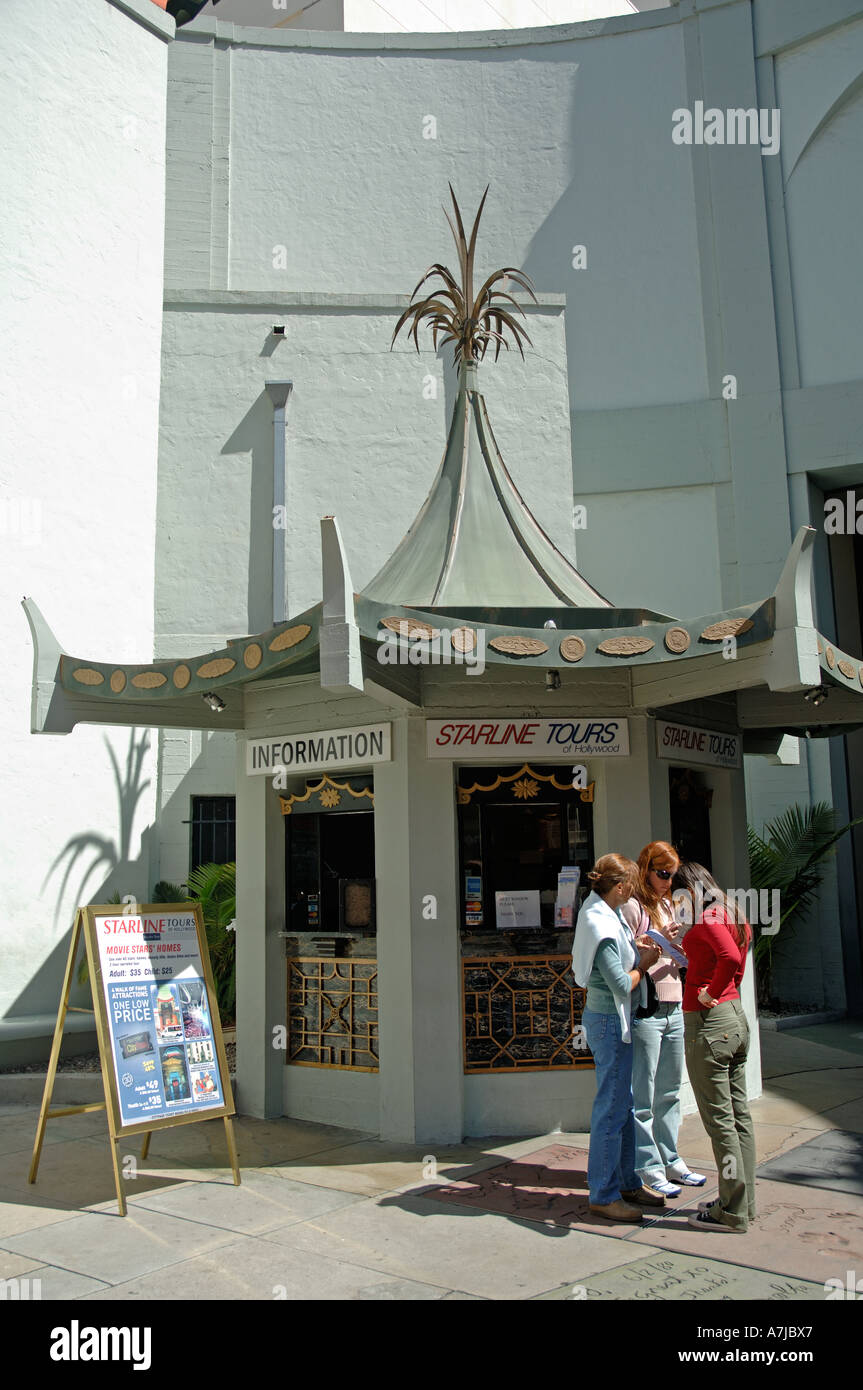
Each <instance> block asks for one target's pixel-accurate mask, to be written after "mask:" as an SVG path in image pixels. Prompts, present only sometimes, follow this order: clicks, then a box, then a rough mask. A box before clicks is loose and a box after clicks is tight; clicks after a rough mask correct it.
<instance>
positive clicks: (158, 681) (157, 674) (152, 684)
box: [132, 671, 168, 690]
mask: <svg viewBox="0 0 863 1390" xmlns="http://www.w3.org/2000/svg"><path fill="white" fill-rule="evenodd" d="M167 683H168V677H167V676H164V675H162V672H161V671H139V673H138V675H137V676H133V677H132V684H133V685H134V686H135V687H136V688H137V689H138V690H158V689H159V686H160V685H167Z"/></svg>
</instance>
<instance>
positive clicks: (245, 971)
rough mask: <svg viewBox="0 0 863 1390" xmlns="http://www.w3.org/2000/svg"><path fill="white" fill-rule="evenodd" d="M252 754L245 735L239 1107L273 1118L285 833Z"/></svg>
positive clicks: (280, 1068) (278, 1096)
mask: <svg viewBox="0 0 863 1390" xmlns="http://www.w3.org/2000/svg"><path fill="white" fill-rule="evenodd" d="M245 758H246V746H245V739H243V738H238V739H237V927H236V932H237V1083H236V1090H237V1108H238V1109H239V1110H240V1111H241V1112H242V1113H243V1114H246V1115H255V1116H257V1117H258V1118H259V1119H272V1118H273V1117H274V1116H277V1115H281V1114H283V1113H284V1099H283V1095H284V1068H285V1053H284V1049H283V1048H280V1047H276V1046H274V1040H275V1039H276V1034H275V1032H274V1030H276V1029H278V1028H280V1027H281V1028H283V1027H284V1024H285V1021H286V1018H285V1015H286V1002H285V1001H286V983H285V981H286V976H285V945H284V941H283V940H282V938H281V937H280V936H279V932H280V931H282V930H283V929H284V922H285V832H284V825H283V822H282V817H281V814H280V811H279V801H278V797H277V796H276V794H275V793H274V791H273V789H272V787H271V785H270V779H269V778H268V777H249V776H248V775H247V773H246V765H245ZM283 1036H284V1035H283Z"/></svg>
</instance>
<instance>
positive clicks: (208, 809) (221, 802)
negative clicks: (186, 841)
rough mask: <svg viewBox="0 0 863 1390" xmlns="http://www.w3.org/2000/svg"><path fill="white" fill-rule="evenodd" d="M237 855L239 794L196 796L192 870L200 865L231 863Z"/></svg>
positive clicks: (194, 800) (193, 802)
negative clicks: (236, 795)
mask: <svg viewBox="0 0 863 1390" xmlns="http://www.w3.org/2000/svg"><path fill="white" fill-rule="evenodd" d="M236 857H237V799H236V797H234V796H193V797H192V847H191V855H190V859H191V864H190V867H191V869H193V870H194V869H197V868H199V867H200V866H201V864H231V863H233V862H234V860H235V859H236Z"/></svg>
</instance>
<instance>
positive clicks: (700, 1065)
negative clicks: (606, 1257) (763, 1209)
mask: <svg viewBox="0 0 863 1390" xmlns="http://www.w3.org/2000/svg"><path fill="white" fill-rule="evenodd" d="M683 1023H684V1032H685V1051H686V1070H687V1071H688V1072H689V1079H690V1081H691V1082H692V1089H693V1091H694V1092H695V1099H696V1102H697V1104H698V1113H699V1115H700V1116H701V1123H702V1124H703V1125H704V1128H705V1129H706V1131H707V1134H708V1137H709V1139H710V1142H711V1144H712V1145H713V1157H714V1159H715V1160H716V1166H717V1168H718V1169H719V1200H718V1204H717V1205H715V1206H713V1207H711V1209H710V1215H711V1216H712V1217H713V1218H714V1219H715V1220H717V1221H722V1222H723V1223H724V1224H725V1225H726V1226H733V1227H734V1229H735V1230H738V1231H745V1230H746V1228H747V1226H748V1225H749V1222H750V1221H752V1220H753V1219H754V1217H755V1132H754V1130H753V1127H752V1118H751V1116H750V1114H749V1106H748V1105H747V1103H746V1077H745V1071H746V1056H747V1053H748V1052H749V1024H748V1023H747V1022H746V1015H745V1014H744V1012H743V1005H742V1004H741V1002H740V1000H739V999H731V1000H729V1001H728V1003H725V1004H717V1005H716V1007H715V1008H713V1009H698V1010H697V1011H696V1012H690V1013H685V1014H684V1016H683Z"/></svg>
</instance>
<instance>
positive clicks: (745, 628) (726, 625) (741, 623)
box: [701, 618, 755, 642]
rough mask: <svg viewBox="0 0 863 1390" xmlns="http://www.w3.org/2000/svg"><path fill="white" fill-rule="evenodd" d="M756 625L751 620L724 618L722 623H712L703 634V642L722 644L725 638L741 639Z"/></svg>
mask: <svg viewBox="0 0 863 1390" xmlns="http://www.w3.org/2000/svg"><path fill="white" fill-rule="evenodd" d="M754 626H755V624H754V623H753V621H752V619H751V618H723V619H722V622H721V623H711V625H710V627H706V628H705V629H704V631H703V632H702V634H701V640H702V642H721V641H722V640H723V639H724V638H725V637H739V636H740V634H741V633H742V632H749V630H750V629H751V628H753V627H754Z"/></svg>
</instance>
